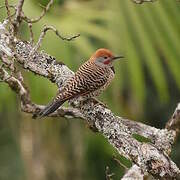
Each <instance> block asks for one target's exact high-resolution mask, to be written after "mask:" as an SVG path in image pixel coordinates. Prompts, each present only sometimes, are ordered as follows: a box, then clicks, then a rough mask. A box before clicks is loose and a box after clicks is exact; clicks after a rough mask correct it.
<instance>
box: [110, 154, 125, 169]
mask: <svg viewBox="0 0 180 180" xmlns="http://www.w3.org/2000/svg"><path fill="white" fill-rule="evenodd" d="M113 160H114V161H116V162H117V163H118V164H119V166H122V167H123V168H124V169H125V170H128V168H127V167H126V166H125V165H124V164H123V163H121V161H120V160H119V159H118V158H117V157H116V156H115V155H114V156H113Z"/></svg>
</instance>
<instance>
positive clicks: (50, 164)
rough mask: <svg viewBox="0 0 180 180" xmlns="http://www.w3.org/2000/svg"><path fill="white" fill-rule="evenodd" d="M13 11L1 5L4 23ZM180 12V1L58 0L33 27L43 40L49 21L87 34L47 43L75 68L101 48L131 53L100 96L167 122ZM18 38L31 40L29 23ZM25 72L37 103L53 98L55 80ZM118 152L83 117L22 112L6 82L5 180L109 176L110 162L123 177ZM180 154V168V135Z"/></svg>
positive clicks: (152, 121) (2, 95) (1, 178)
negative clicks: (37, 115) (37, 117)
mask: <svg viewBox="0 0 180 180" xmlns="http://www.w3.org/2000/svg"><path fill="white" fill-rule="evenodd" d="M16 2H17V1H15V0H10V1H9V3H10V4H15V3H16ZM47 3H48V0H25V4H24V6H23V10H24V12H25V14H26V15H27V16H29V17H37V16H38V15H40V13H41V11H42V7H41V5H43V6H45V5H46V4H47ZM1 5H4V2H3V0H1V1H0V6H1ZM5 17H6V11H5V10H4V9H0V21H2V20H3V19H4V18H5ZM179 18H180V3H179V2H178V1H176V0H163V1H160V0H159V1H157V2H154V3H144V4H142V5H137V4H135V3H133V2H132V1H131V0H109V1H104V0H55V2H54V4H53V6H52V7H51V9H50V10H49V11H48V13H47V14H46V16H45V17H44V18H43V19H42V20H41V21H40V22H38V23H36V24H34V25H33V32H34V35H35V39H36V41H37V38H38V36H39V34H40V31H41V29H42V27H43V25H45V24H46V25H53V26H55V27H56V28H57V29H58V30H59V31H60V32H61V33H62V35H64V36H70V35H73V34H75V33H80V34H81V36H80V37H79V38H78V39H76V40H75V41H71V42H65V41H62V40H60V39H59V38H58V37H57V36H55V34H54V33H53V32H48V33H47V36H46V38H45V39H44V41H43V45H42V49H44V50H45V51H46V52H48V53H49V54H51V55H53V56H55V57H56V58H57V59H59V60H61V61H63V62H64V63H65V64H67V65H68V66H69V67H70V68H71V69H72V70H74V71H75V70H76V69H77V67H78V66H79V65H80V64H82V63H83V62H84V61H85V60H87V59H88V58H89V56H90V55H91V53H93V52H94V51H95V50H96V49H97V48H100V47H105V48H109V49H111V50H112V51H113V52H114V53H116V54H120V55H124V56H125V59H124V60H122V61H119V62H116V64H115V70H116V77H115V79H114V81H113V83H112V84H111V86H110V87H109V88H108V89H107V90H106V91H105V92H104V93H103V95H102V96H101V97H100V98H99V99H100V100H102V101H103V102H104V103H106V104H107V105H108V107H109V108H110V109H112V111H113V112H114V113H115V114H117V115H119V116H123V117H126V118H129V119H133V120H135V121H141V122H143V123H146V124H149V125H151V126H155V127H157V128H163V127H164V125H165V123H166V121H167V120H168V119H169V118H170V116H171V115H172V113H173V111H174V109H175V107H176V105H177V103H178V102H179V101H180V74H179V73H180V21H179ZM18 36H19V37H20V38H21V39H23V40H28V38H29V30H28V27H27V25H26V24H22V26H21V30H20V33H19V35H18ZM24 78H25V81H26V84H27V85H28V87H29V89H30V92H31V97H32V100H33V101H34V102H35V103H38V104H47V103H48V102H49V101H50V99H51V98H52V97H53V96H54V95H55V94H56V91H57V87H56V86H55V85H53V84H51V83H50V82H49V81H48V80H46V79H44V78H42V77H38V76H34V75H33V74H32V73H31V72H24ZM114 154H115V155H116V154H117V153H116V151H115V150H114V149H113V148H112V147H111V146H110V145H109V144H108V143H107V142H106V140H105V139H104V137H102V136H101V135H99V134H98V133H96V134H95V133H93V132H91V131H90V130H89V129H88V128H87V127H86V125H85V123H84V122H83V121H82V120H78V119H76V120H75V119H71V120H67V119H64V118H53V119H51V118H46V119H44V120H41V121H38V120H37V121H35V120H32V118H31V115H29V114H25V113H22V112H20V104H19V101H18V99H17V97H16V94H15V93H14V92H12V91H11V90H10V89H9V87H8V86H7V85H6V84H4V83H0V180H10V179H13V180H26V179H27V180H29V179H34V180H49V179H51V180H59V179H62V180H70V179H73V180H82V179H87V180H91V179H93V180H102V179H105V169H106V166H109V168H110V171H111V172H113V173H115V175H114V179H115V180H116V179H120V177H121V176H122V175H123V173H124V168H123V167H120V166H119V165H118V164H117V163H116V162H115V161H114V160H113V158H112V156H113V155H114ZM118 158H120V159H121V161H123V162H124V163H126V165H127V166H129V165H130V164H129V163H128V162H127V161H126V160H125V159H123V157H118ZM172 159H173V160H174V161H175V162H176V163H177V165H178V166H180V142H179V140H177V142H176V144H175V145H174V147H173V151H172Z"/></svg>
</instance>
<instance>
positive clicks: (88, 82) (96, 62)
mask: <svg viewBox="0 0 180 180" xmlns="http://www.w3.org/2000/svg"><path fill="white" fill-rule="evenodd" d="M119 58H123V56H114V55H113V54H112V52H111V51H110V50H108V49H103V48H102V49H98V50H97V51H96V52H95V53H94V54H93V55H92V56H91V57H90V59H89V60H88V61H86V62H85V63H84V64H83V65H82V66H80V68H79V69H78V70H77V72H76V73H75V74H74V76H73V77H71V78H70V79H69V80H67V81H66V82H65V85H64V87H63V88H62V90H61V91H59V92H58V93H57V96H56V97H55V98H54V99H53V100H52V102H51V103H50V104H48V105H47V106H46V107H45V108H44V109H43V110H42V111H41V112H40V113H39V114H38V116H40V117H43V116H47V115H49V114H50V113H53V112H54V111H55V110H57V109H58V108H59V107H60V106H61V105H62V104H63V103H64V102H65V101H67V100H70V99H73V98H77V97H79V96H83V97H87V98H91V97H95V96H98V95H99V94H100V93H101V92H102V91H103V90H105V88H106V87H107V86H108V85H109V84H110V82H111V81H112V79H113V78H114V75H115V71H114V67H113V62H114V60H116V59H119Z"/></svg>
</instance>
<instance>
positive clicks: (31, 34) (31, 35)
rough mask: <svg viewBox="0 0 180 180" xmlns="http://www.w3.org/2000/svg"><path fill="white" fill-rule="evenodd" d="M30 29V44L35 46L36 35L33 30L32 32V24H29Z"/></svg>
mask: <svg viewBox="0 0 180 180" xmlns="http://www.w3.org/2000/svg"><path fill="white" fill-rule="evenodd" d="M28 27H29V32H30V39H29V40H30V43H31V44H33V43H34V34H33V30H32V23H28Z"/></svg>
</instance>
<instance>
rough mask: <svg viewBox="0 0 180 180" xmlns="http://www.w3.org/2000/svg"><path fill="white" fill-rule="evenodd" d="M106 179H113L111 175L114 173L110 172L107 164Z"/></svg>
mask: <svg viewBox="0 0 180 180" xmlns="http://www.w3.org/2000/svg"><path fill="white" fill-rule="evenodd" d="M105 173H106V180H113V178H112V176H114V173H110V169H109V167H108V166H106V171H105Z"/></svg>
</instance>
